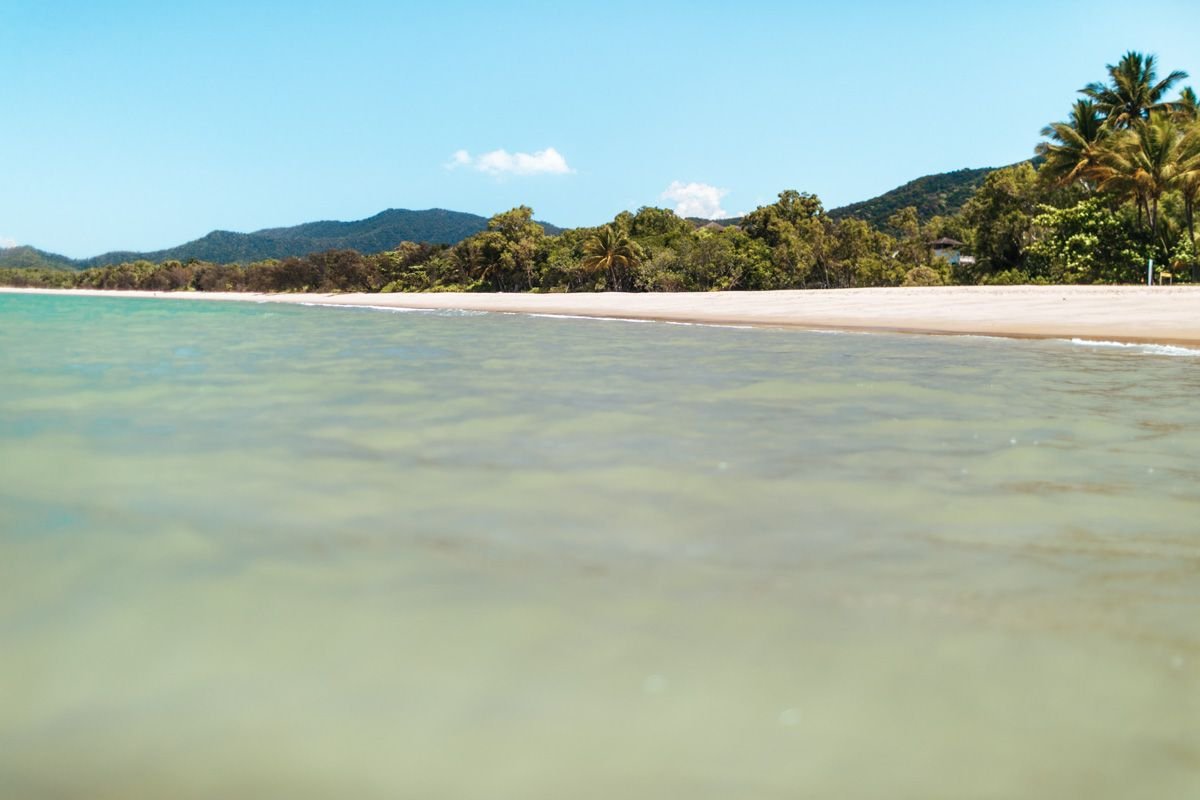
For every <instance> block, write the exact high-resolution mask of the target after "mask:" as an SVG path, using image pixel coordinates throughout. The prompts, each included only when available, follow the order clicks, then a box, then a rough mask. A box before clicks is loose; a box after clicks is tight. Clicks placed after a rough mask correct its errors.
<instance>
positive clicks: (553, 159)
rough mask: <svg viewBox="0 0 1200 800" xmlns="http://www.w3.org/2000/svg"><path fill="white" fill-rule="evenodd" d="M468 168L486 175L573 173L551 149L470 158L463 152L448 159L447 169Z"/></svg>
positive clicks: (501, 151) (559, 154)
mask: <svg viewBox="0 0 1200 800" xmlns="http://www.w3.org/2000/svg"><path fill="white" fill-rule="evenodd" d="M457 167H469V168H471V169H476V170H479V171H480V172H486V173H487V174H488V175H566V174H567V173H569V172H573V171H574V170H572V169H571V168H570V167H569V166H567V160H566V159H565V158H563V156H562V153H560V152H558V151H557V150H555V149H554V148H553V147H547V148H546V149H545V150H538V151H537V152H535V153H510V152H508V151H507V150H492V151H491V152H488V153H482V154H481V155H478V156H472V155H471V154H470V153H468V152H467V151H466V150H458V151H456V152H455V153H454V155H453V156H451V157H450V163H448V164H447V165H446V168H447V169H456V168H457Z"/></svg>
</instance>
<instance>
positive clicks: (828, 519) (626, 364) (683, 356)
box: [0, 295, 1200, 800]
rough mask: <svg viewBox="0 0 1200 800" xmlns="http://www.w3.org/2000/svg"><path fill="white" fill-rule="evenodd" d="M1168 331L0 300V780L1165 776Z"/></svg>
mask: <svg viewBox="0 0 1200 800" xmlns="http://www.w3.org/2000/svg"><path fill="white" fill-rule="evenodd" d="M1197 452H1200V359H1197V358H1194V357H1188V356H1187V355H1186V354H1185V355H1182V356H1170V355H1165V354H1160V353H1155V352H1153V351H1152V350H1147V349H1145V348H1110V347H1099V346H1084V345H1079V344H1072V343H1068V342H1052V341H1050V342H1029V341H1004V340H996V339H979V338H969V337H961V338H944V337H919V336H908V337H904V336H888V335H869V336H868V335H836V334H821V333H804V332H797V331H778V330H742V329H729V328H711V327H696V326H680V325H663V324H654V323H623V322H607V321H586V320H557V319H544V318H532V317H521V316H509V315H489V314H466V313H396V312H383V311H370V310H355V309H331V308H297V307H290V306H282V305H256V304H241V303H199V302H197V303H192V302H179V301H170V300H140V299H129V298H115V297H114V298H78V297H61V296H15V295H0V796H3V797H21V798H51V797H52V798H75V797H80V798H82V797H87V798H142V797H145V798H159V797H172V798H185V799H186V798H207V797H216V796H221V797H257V798H264V797H265V798H274V797H287V798H300V799H301V800H303V799H304V798H323V797H333V796H338V797H356V798H394V797H423V798H441V797H444V798H475V797H478V798H497V797H500V798H504V797H511V798H543V797H544V798H562V797H572V798H584V799H587V798H611V797H628V798H642V797H645V798H661V797H694V798H710V797H711V798H729V797H768V798H775V797H779V798H785V797H786V798H794V797H831V798H832V797H837V798H876V797H878V798H908V797H911V798H928V797H955V798H1010V797H1021V798H1042V797H1044V798H1060V797H1089V798H1126V797H1132V796H1142V797H1163V798H1167V797H1181V798H1182V797H1188V796H1197V795H1198V794H1200V622H1198V620H1200V522H1198V521H1197V520H1198V519H1200V463H1198V462H1197V456H1196V454H1197Z"/></svg>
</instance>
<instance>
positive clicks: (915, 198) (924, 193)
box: [829, 167, 997, 228]
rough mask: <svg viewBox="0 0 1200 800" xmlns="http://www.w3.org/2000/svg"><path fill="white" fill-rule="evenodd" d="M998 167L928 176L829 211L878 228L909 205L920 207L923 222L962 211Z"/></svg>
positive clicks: (918, 212)
mask: <svg viewBox="0 0 1200 800" xmlns="http://www.w3.org/2000/svg"><path fill="white" fill-rule="evenodd" d="M996 169H997V168H996V167H982V168H980V169H960V170H956V171H954V172H943V173H940V174H938V175H926V176H924V177H923V178H917V179H916V180H915V181H909V182H908V183H906V184H904V185H903V186H901V187H899V188H897V189H892V190H891V191H890V192H885V193H884V194H881V195H879V196H878V197H874V198H872V199H870V200H863V201H862V202H860V203H851V204H850V205H848V206H842V207H841V208H835V209H833V210H832V211H830V212H829V216H831V217H833V218H834V219H844V218H846V217H855V218H857V219H861V220H865V221H866V222H869V223H871V224H872V225H874V226H875V227H877V228H886V227H887V221H888V217H890V216H891V215H892V214H895V213H896V212H897V211H899V210H900V209H902V208H907V207H908V206H913V207H914V208H916V209H917V216H918V217H919V218H920V219H921V221H922V222H924V221H926V220H928V219H930V218H931V217H936V216H939V215H940V216H949V215H951V214H956V213H958V212H959V211H961V210H962V207H963V206H964V205H966V203H967V201H968V200H970V199H971V196H972V195H974V194H975V190H976V189H978V188H979V187H980V186H981V185H982V184H983V179H984V178H986V177H987V176H988V175H990V174H991V173H993V172H995V171H996Z"/></svg>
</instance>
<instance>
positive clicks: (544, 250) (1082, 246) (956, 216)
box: [0, 53, 1200, 292]
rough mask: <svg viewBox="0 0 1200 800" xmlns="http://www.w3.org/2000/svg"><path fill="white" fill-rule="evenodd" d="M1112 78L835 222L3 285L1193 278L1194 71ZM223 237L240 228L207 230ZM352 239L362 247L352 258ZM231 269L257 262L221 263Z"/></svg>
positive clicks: (499, 228)
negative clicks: (978, 166) (1014, 138)
mask: <svg viewBox="0 0 1200 800" xmlns="http://www.w3.org/2000/svg"><path fill="white" fill-rule="evenodd" d="M1108 74H1109V80H1108V81H1107V82H1098V83H1093V84H1089V85H1088V86H1087V87H1085V88H1084V89H1082V90H1081V93H1082V94H1083V95H1084V97H1083V99H1080V100H1078V101H1076V102H1075V104H1074V106H1073V107H1072V108H1071V110H1070V114H1069V115H1068V119H1067V120H1066V121H1064V122H1057V123H1053V124H1051V125H1049V126H1047V127H1046V128H1045V129H1044V130H1043V135H1044V136H1045V137H1046V139H1047V140H1046V141H1044V142H1043V143H1041V144H1040V145H1038V147H1037V153H1038V158H1037V159H1035V160H1033V161H1027V162H1022V163H1020V164H1015V165H1013V166H1010V167H1005V168H1002V169H997V170H962V171H959V172H957V173H947V174H946V175H940V176H929V177H927V178H922V179H920V180H918V181H914V182H913V183H911V184H908V185H907V186H905V187H901V188H900V189H898V190H896V191H895V192H892V193H889V195H884V196H883V197H881V198H876V199H875V200H874V201H869V202H868V203H866V204H859V205H858V206H857V207H855V206H851V207H847V208H846V209H841V210H839V212H837V213H829V212H826V211H825V209H824V207H823V206H822V204H821V201H820V199H818V198H817V197H816V196H814V195H811V194H806V193H803V192H799V191H794V190H790V189H789V190H787V191H784V192H781V193H780V194H779V199H778V200H777V201H776V202H775V203H772V204H770V205H766V206H761V207H759V208H757V209H755V210H754V211H752V212H750V213H748V214H746V215H745V216H744V217H742V218H740V219H738V220H737V221H736V222H737V224H729V225H721V224H716V223H708V224H703V225H698V224H696V222H695V221H689V220H686V219H680V218H679V217H677V216H676V215H675V214H674V213H672V212H671V211H668V210H665V209H661V208H641V209H639V210H638V211H637V212H636V213H630V212H622V213H620V214H618V215H617V216H616V218H614V219H613V220H612V221H611V222H608V223H606V224H603V225H601V226H599V227H596V228H576V229H572V230H558V229H556V228H552V227H548V226H545V225H543V224H540V223H538V222H536V221H535V220H534V219H533V211H532V210H531V209H529V208H527V207H525V206H521V207H519V208H514V209H512V210H510V211H506V212H504V213H502V214H497V215H496V216H494V217H492V218H491V219H490V220H486V221H484V220H482V218H473V219H474V220H476V221H477V222H478V224H475V223H473V222H471V221H470V220H464V219H460V217H470V215H453V214H452V213H451V212H436V213H439V214H441V215H443V216H442V217H438V219H439V220H441V221H442V222H444V223H445V224H446V225H449V224H450V223H451V222H454V223H456V224H457V223H462V224H464V225H468V224H469V226H471V229H470V230H466V229H465V228H460V229H453V230H452V229H451V228H449V227H443V228H440V229H439V230H440V234H439V235H440V240H439V235H427V236H423V237H405V238H406V241H403V243H401V244H399V245H398V246H397V245H395V244H394V242H395V241H396V239H395V236H396V235H397V231H398V230H399V229H398V228H396V227H393V226H391V223H392V222H394V221H395V218H396V215H398V214H399V215H403V214H414V213H418V212H385V213H384V214H381V215H379V216H377V217H373V218H372V219H370V220H363V221H361V222H358V223H332V222H330V223H311V224H309V225H303V226H299V227H297V228H291V229H275V230H270V231H260V232H259V233H258V234H248V235H246V236H248V237H260V239H261V241H260V243H259V244H262V243H264V242H275V243H277V242H281V241H288V242H292V243H295V242H304V243H305V245H304V246H305V247H309V246H312V247H316V248H318V249H319V252H315V253H306V254H302V255H288V256H287V257H283V256H280V255H277V254H278V253H281V252H283V251H282V250H271V249H269V248H268V249H267V250H261V249H254V248H251V247H249V246H247V248H246V249H244V250H240V251H238V253H239V256H238V258H228V259H226V258H224V257H215V256H214V257H211V258H210V257H205V256H202V255H200V256H190V257H188V258H170V257H162V258H155V259H142V258H130V259H128V260H125V261H123V263H120V264H115V265H108V266H96V267H93V268H90V269H85V270H83V271H81V272H78V273H68V272H62V271H58V270H54V269H47V268H46V267H49V266H54V265H53V264H51V263H41V262H38V261H36V260H34V261H32V262H30V263H29V264H27V266H29V267H34V268H32V269H25V270H0V282H2V283H5V284H9V285H28V286H54V287H61V286H75V287H84V288H101V289H150V290H156V291H175V290H209V291H211V290H227V291H264V292H266V291H285V292H290V291H316V292H346V291H359V292H407V291H455V290H457V291H502V292H514V291H541V292H558V291H602V290H608V291H713V290H768V289H810V288H835V287H858V286H902V285H903V286H930V285H941V284H945V283H1028V282H1033V283H1048V282H1061V283H1086V282H1112V283H1118V282H1134V281H1139V280H1143V279H1144V276H1145V274H1146V273H1145V265H1146V261H1147V259H1150V258H1153V259H1154V260H1155V263H1156V264H1157V265H1158V266H1159V269H1160V274H1162V272H1165V271H1169V272H1170V273H1171V275H1172V277H1173V278H1174V279H1176V280H1187V279H1191V280H1195V279H1196V278H1197V277H1198V276H1197V272H1198V270H1197V252H1198V248H1197V244H1196V230H1195V229H1196V224H1195V210H1196V204H1197V199H1198V198H1200V108H1198V104H1197V101H1196V95H1195V93H1194V92H1192V91H1191V90H1190V89H1184V90H1183V91H1182V92H1181V93H1180V94H1179V97H1178V99H1175V100H1170V99H1168V98H1169V96H1170V94H1169V93H1170V91H1171V89H1172V88H1173V86H1174V85H1175V84H1176V83H1178V82H1179V81H1181V80H1183V79H1184V78H1185V77H1186V76H1185V75H1184V74H1183V73H1180V72H1173V73H1171V74H1169V75H1168V76H1167V77H1165V78H1163V79H1162V80H1159V79H1158V77H1157V66H1156V63H1155V59H1154V57H1153V56H1144V55H1141V54H1139V53H1127V54H1126V55H1125V56H1124V57H1123V58H1122V59H1121V60H1120V61H1119V62H1118V63H1117V64H1116V65H1110V66H1109V67H1108ZM419 213H421V214H431V213H435V212H419ZM860 217H868V218H867V219H864V218H860ZM425 221H426V222H429V219H428V218H425ZM423 230H425V231H428V230H429V228H427V227H426V228H424V229H423ZM464 231H465V232H464ZM452 233H453V235H452ZM460 233H461V234H462V235H461V236H460V235H458V234H460ZM220 236H241V235H240V234H220V235H218V234H212V235H211V237H218V238H219V237H220ZM211 237H206V239H208V238H211ZM388 237H393V238H391V239H389V238H388ZM408 238H413V239H416V238H423V239H424V240H425V241H426V242H427V243H424V244H414V243H413V242H412V241H408V240H407V239H408ZM945 239H948V240H950V242H949V243H947V242H944V241H943V242H940V243H939V247H940V248H941V249H940V250H939V251H937V253H935V251H934V250H933V249H932V246H931V245H932V244H933V243H935V242H937V241H938V240H945ZM201 241H204V240H201ZM239 241H245V240H239ZM347 241H354V242H356V243H357V244H356V246H355V247H354V248H348V247H346V245H345V242H347ZM193 244H195V243H193ZM232 246H233V245H230V247H232ZM258 246H259V245H255V247H258ZM263 246H264V247H266V245H265V244H264V245H263ZM272 246H274V245H272ZM384 248H391V249H384ZM218 250H219V252H222V253H228V252H230V251H229V250H228V249H224V250H221V249H220V248H218ZM363 250H365V251H367V252H368V254H366V255H364V254H362V252H360V251H363ZM376 251H381V252H376ZM34 252H36V251H34ZM171 252H173V251H166V253H164V254H154V255H155V256H164V255H166V254H169V253H171ZM193 252H207V251H203V250H201V251H193ZM264 252H265V253H266V254H267V255H266V256H264V255H263V253H264ZM939 254H940V255H939ZM960 254H964V255H969V256H970V257H969V258H959V257H958V256H959V255H960ZM242 256H245V259H243V258H242ZM223 260H228V261H239V260H249V263H245V264H225V265H221V264H220V263H217V262H220V261H223Z"/></svg>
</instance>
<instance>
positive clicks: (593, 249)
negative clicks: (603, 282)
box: [581, 225, 642, 291]
mask: <svg viewBox="0 0 1200 800" xmlns="http://www.w3.org/2000/svg"><path fill="white" fill-rule="evenodd" d="M640 263H642V248H641V247H640V246H639V245H638V243H637V242H635V241H633V240H632V239H630V238H629V234H628V233H626V232H625V230H623V229H621V228H617V227H614V226H613V225H605V226H604V227H603V228H600V229H599V230H598V231H596V233H595V234H594V235H593V236H592V237H591V238H589V239H588V240H587V241H586V242H584V243H583V261H582V262H581V265H582V266H583V268H584V269H586V270H588V271H590V272H602V271H604V272H607V273H608V287H609V288H610V289H614V290H618V291H619V290H621V289H623V288H625V283H626V280H625V279H626V278H627V277H628V275H629V271H630V270H632V269H633V268H634V267H636V266H637V265H638V264H640Z"/></svg>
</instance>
